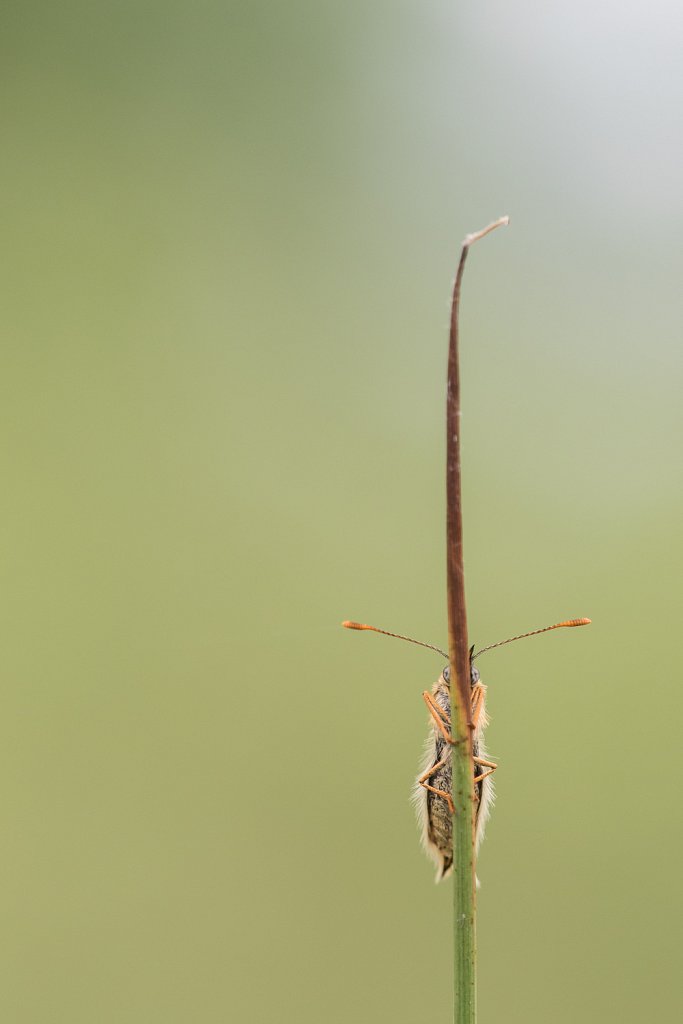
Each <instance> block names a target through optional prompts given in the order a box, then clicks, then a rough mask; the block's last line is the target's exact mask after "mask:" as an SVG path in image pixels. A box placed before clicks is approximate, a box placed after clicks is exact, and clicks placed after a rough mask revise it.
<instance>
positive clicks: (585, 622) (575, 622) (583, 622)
mask: <svg viewBox="0 0 683 1024" xmlns="http://www.w3.org/2000/svg"><path fill="white" fill-rule="evenodd" d="M591 621H592V620H591V619H568V620H567V622H560V623H558V625H559V626H590V624H591Z"/></svg>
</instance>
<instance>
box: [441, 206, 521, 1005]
mask: <svg viewBox="0 0 683 1024" xmlns="http://www.w3.org/2000/svg"><path fill="white" fill-rule="evenodd" d="M507 223H508V218H507V217H501V218H500V219H499V220H497V221H494V222H493V223H492V224H489V225H488V227H485V228H484V229H483V230H482V231H478V232H476V233H475V234H472V235H467V237H466V238H465V240H464V242H463V245H462V251H461V253H460V262H459V264H458V271H457V274H456V277H455V284H454V286H453V301H452V305H451V329H450V341H449V349H448V388H447V394H446V566H447V569H446V572H447V602H448V654H449V662H450V673H451V676H450V678H451V732H452V735H453V741H454V743H453V752H452V757H453V806H454V809H455V813H454V818H453V850H454V862H453V915H454V918H453V920H454V1018H453V1019H454V1022H455V1024H476V1018H477V987H476V969H477V946H476V879H475V856H474V835H475V824H476V820H475V802H474V785H473V778H474V772H473V767H474V762H473V760H472V731H473V726H472V710H471V696H470V691H471V687H470V658H469V644H468V639H467V609H466V604H465V573H464V567H463V544H462V483H461V463H460V368H459V313H460V290H461V287H462V277H463V272H464V269H465V261H466V259H467V253H468V251H469V247H470V245H472V243H473V242H476V241H478V240H479V239H480V238H483V237H484V235H487V234H488V233H489V231H493V230H494V228H497V227H500V226H501V225H503V224H507Z"/></svg>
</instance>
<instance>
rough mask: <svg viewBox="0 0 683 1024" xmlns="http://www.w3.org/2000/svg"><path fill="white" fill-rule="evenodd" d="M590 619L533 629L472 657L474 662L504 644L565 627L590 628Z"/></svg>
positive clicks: (492, 645)
mask: <svg viewBox="0 0 683 1024" xmlns="http://www.w3.org/2000/svg"><path fill="white" fill-rule="evenodd" d="M590 621H591V620H590V619H567V620H566V622H556V623H555V625H554V626H544V627H543V629H532V630H531V632H530V633H520V634H519V636H511V637H510V638H509V639H508V640H499V642H498V643H497V644H489V646H488V647H482V649H481V650H480V651H477V653H476V654H473V655H472V661H474V659H475V658H478V657H479V655H480V654H483V653H484V652H485V651H491V650H493V648H494V647H503V646H504V644H511V643H512V641H513V640H524V638H525V637H527V636H536V634H537V633H548V632H549V631H550V630H551V629H562V628H563V627H564V626H567V627H570V626H588V625H590Z"/></svg>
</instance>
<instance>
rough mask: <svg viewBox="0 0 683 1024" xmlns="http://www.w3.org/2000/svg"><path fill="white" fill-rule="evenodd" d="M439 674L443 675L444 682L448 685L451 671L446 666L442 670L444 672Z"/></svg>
mask: <svg viewBox="0 0 683 1024" xmlns="http://www.w3.org/2000/svg"><path fill="white" fill-rule="evenodd" d="M441 674H442V675H443V677H444V679H445V680H446V682H447V683H450V681H451V670H450V668H449V666H448V665H446V667H445V668H444V670H443V672H442V673H441Z"/></svg>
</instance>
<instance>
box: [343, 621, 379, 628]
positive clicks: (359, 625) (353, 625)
mask: <svg viewBox="0 0 683 1024" xmlns="http://www.w3.org/2000/svg"><path fill="white" fill-rule="evenodd" d="M342 626H344V628H345V629H372V626H364V625H363V623H362V622H350V621H349V620H348V619H347V620H346V622H342Z"/></svg>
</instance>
